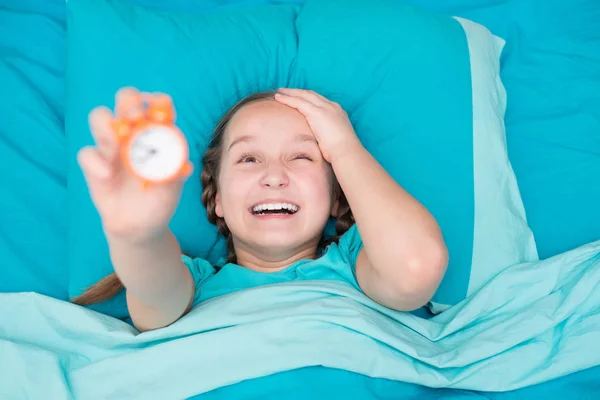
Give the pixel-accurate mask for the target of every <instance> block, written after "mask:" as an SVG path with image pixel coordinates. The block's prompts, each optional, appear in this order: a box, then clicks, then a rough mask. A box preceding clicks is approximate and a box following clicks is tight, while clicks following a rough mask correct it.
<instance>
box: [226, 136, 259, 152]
mask: <svg viewBox="0 0 600 400" xmlns="http://www.w3.org/2000/svg"><path fill="white" fill-rule="evenodd" d="M252 140H254V136H250V135H244V136H240V137H239V138H235V139H233V141H232V142H231V144H230V145H229V147H228V148H227V151H230V150H231V148H232V147H233V146H235V145H236V144H238V143H242V142H246V143H247V142H251V141H252Z"/></svg>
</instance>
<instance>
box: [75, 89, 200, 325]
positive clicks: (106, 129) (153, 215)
mask: <svg viewBox="0 0 600 400" xmlns="http://www.w3.org/2000/svg"><path fill="white" fill-rule="evenodd" d="M140 99H141V94H140V93H139V92H138V91H137V90H135V89H132V88H124V89H122V90H120V91H119V92H118V93H117V95H116V99H115V102H116V107H115V108H116V109H117V114H116V115H113V113H112V112H111V111H110V110H109V109H107V108H105V107H97V108H95V109H94V110H92V112H91V113H90V117H89V118H90V129H91V133H92V135H93V137H94V140H95V142H96V144H95V145H94V146H89V147H85V148H83V149H81V150H80V151H79V153H78V161H79V163H80V165H81V168H82V170H83V173H84V176H85V179H86V183H87V185H88V189H89V191H90V196H91V198H92V200H93V202H94V205H95V206H96V209H97V210H98V213H99V215H100V217H101V220H102V226H103V228H104V232H105V235H106V238H107V241H108V244H109V250H110V257H111V260H112V263H113V266H114V269H115V273H116V274H117V276H118V277H119V279H120V280H121V282H122V283H123V286H125V288H126V289H127V306H128V307H129V312H130V314H131V318H132V319H133V322H134V324H135V325H136V327H137V328H138V329H139V330H140V331H144V330H151V329H156V328H160V327H163V326H166V325H169V324H171V323H173V322H174V321H176V320H177V319H178V318H180V317H181V316H182V315H183V314H184V313H185V312H186V310H187V309H188V307H189V306H190V303H191V301H192V299H193V295H194V291H195V288H194V283H193V279H192V276H191V273H190V271H189V270H188V269H187V267H186V266H185V265H184V263H183V261H182V259H181V252H180V249H179V243H178V242H177V240H176V238H175V236H174V235H173V234H172V233H171V231H170V230H169V228H168V226H169V222H170V220H171V218H172V216H173V214H174V213H175V210H176V209H177V206H178V204H179V200H180V197H181V193H182V190H183V184H184V182H185V180H186V179H187V176H185V177H181V178H180V179H178V180H175V181H171V182H169V183H164V184H161V185H152V186H150V187H143V185H142V184H141V182H139V181H138V180H136V179H135V178H134V177H133V176H132V175H131V174H129V173H128V171H127V170H126V168H125V166H124V164H123V162H122V158H121V155H120V153H121V149H120V145H119V141H118V139H117V135H116V133H115V131H114V121H115V120H116V119H119V118H120V117H121V115H120V114H119V112H121V111H119V110H122V109H123V108H124V107H125V106H127V107H129V108H131V109H132V110H136V107H140V108H141V102H140ZM127 107H125V108H127ZM137 111H138V114H139V115H141V117H140V118H144V119H148V118H150V116H148V115H146V114H145V113H144V112H143V111H142V110H141V109H139V110H137ZM122 121H125V120H122ZM122 121H121V122H122Z"/></svg>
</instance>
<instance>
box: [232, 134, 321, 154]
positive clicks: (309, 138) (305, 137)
mask: <svg viewBox="0 0 600 400" xmlns="http://www.w3.org/2000/svg"><path fill="white" fill-rule="evenodd" d="M254 139H255V137H254V136H251V135H243V136H240V137H238V138H235V139H233V141H232V142H231V144H230V145H229V147H228V148H227V151H230V150H231V148H232V147H233V146H235V145H236V144H238V143H244V142H245V143H248V142H251V141H253V140H254ZM294 139H295V141H296V142H314V143H315V144H318V143H317V139H316V138H315V137H314V136H313V135H309V134H307V133H299V134H297V135H296V137H295V138H294Z"/></svg>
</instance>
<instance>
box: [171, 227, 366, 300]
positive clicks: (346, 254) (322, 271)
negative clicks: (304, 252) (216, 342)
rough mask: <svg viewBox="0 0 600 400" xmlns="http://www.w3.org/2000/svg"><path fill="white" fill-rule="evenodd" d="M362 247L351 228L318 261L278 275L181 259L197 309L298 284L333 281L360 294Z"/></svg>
mask: <svg viewBox="0 0 600 400" xmlns="http://www.w3.org/2000/svg"><path fill="white" fill-rule="evenodd" d="M362 247H363V245H362V240H361V238H360V234H359V232H358V228H357V227H356V224H354V225H353V226H352V227H351V228H350V229H349V230H348V231H347V232H346V233H344V235H342V237H341V238H340V240H339V243H337V244H336V243H332V244H331V245H329V246H328V247H327V249H326V250H325V252H324V253H323V256H321V257H320V258H318V259H316V260H300V261H297V262H295V263H294V264H292V265H290V266H289V267H287V268H285V269H283V270H281V271H276V272H258V271H253V270H250V269H247V268H244V267H241V266H239V265H237V264H231V263H230V264H225V265H224V266H223V267H222V268H221V269H220V270H218V271H217V269H216V268H215V267H214V266H212V265H211V264H210V263H209V262H208V261H206V260H203V259H201V258H190V257H187V256H183V262H184V263H185V265H186V266H187V267H188V269H189V270H190V272H191V274H192V277H193V279H194V283H195V284H196V293H195V295H194V301H193V305H197V304H198V303H200V302H202V301H204V300H208V299H211V298H213V297H217V296H221V295H224V294H228V293H232V292H235V291H238V290H243V289H249V288H253V287H257V286H264V285H270V284H274V283H282V282H291V281H298V280H336V281H342V282H347V283H349V284H351V285H352V286H354V287H355V288H357V289H358V290H360V287H359V286H358V282H357V280H356V268H355V267H356V258H357V257H358V253H359V252H360V250H361V249H362Z"/></svg>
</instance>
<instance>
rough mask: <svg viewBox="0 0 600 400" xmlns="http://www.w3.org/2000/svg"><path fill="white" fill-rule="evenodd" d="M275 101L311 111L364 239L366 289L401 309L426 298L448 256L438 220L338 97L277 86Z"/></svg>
mask: <svg viewBox="0 0 600 400" xmlns="http://www.w3.org/2000/svg"><path fill="white" fill-rule="evenodd" d="M275 100H277V101H279V102H281V103H283V104H286V105H288V106H290V107H293V108H295V109H297V110H298V111H299V112H301V113H302V114H303V115H304V116H305V117H306V120H307V121H308V124H309V125H310V127H311V129H312V131H313V133H314V135H315V137H316V139H317V142H318V143H319V147H320V148H321V152H322V154H323V157H324V158H325V159H326V160H327V161H329V163H330V164H331V165H332V167H333V170H334V172H335V175H336V177H337V179H338V182H339V184H340V186H341V187H342V190H343V191H344V194H345V195H346V198H347V199H348V203H349V205H350V208H351V209H352V213H353V215H354V218H355V220H356V224H357V226H358V230H359V231H360V234H361V237H362V239H363V244H364V247H363V250H362V251H361V252H360V253H359V255H358V258H357V261H356V275H357V280H358V284H359V285H360V287H361V289H362V290H363V291H364V292H365V294H366V295H367V296H369V297H371V298H372V299H373V300H375V301H377V302H378V303H380V304H383V305H385V306H387V307H389V308H394V309H397V310H413V309H416V308H419V307H421V306H423V305H424V304H426V303H427V302H428V301H429V300H430V299H431V297H432V296H433V294H434V293H435V291H436V289H437V287H438V286H439V284H440V282H441V280H442V277H443V275H444V273H445V271H446V266H447V263H448V254H447V249H446V245H445V243H444V240H443V238H442V234H441V232H440V228H439V226H438V224H437V222H436V221H435V219H434V218H433V217H432V216H431V214H430V213H429V212H428V211H427V210H426V209H425V207H423V206H422V205H421V204H420V203H419V202H418V201H417V200H415V199H414V198H413V197H412V196H410V195H409V194H408V193H407V192H406V191H404V189H402V188H401V187H400V185H398V184H397V183H396V181H394V179H393V178H392V177H391V176H389V175H388V174H387V172H386V171H385V170H384V169H383V168H382V167H381V165H379V163H378V162H377V161H376V160H375V159H374V158H373V157H372V156H371V155H370V154H369V152H368V151H367V150H366V149H365V148H364V147H363V146H362V145H361V143H360V141H359V140H358V137H357V136H356V133H355V132H354V128H353V127H352V124H351V123H350V120H349V119H348V115H347V114H346V112H345V111H344V110H343V109H342V108H341V107H340V105H339V104H337V103H334V102H331V101H329V100H327V99H326V98H325V97H323V96H321V95H319V94H317V93H314V92H312V91H307V90H302V89H285V88H282V89H279V91H278V93H277V95H275Z"/></svg>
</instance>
